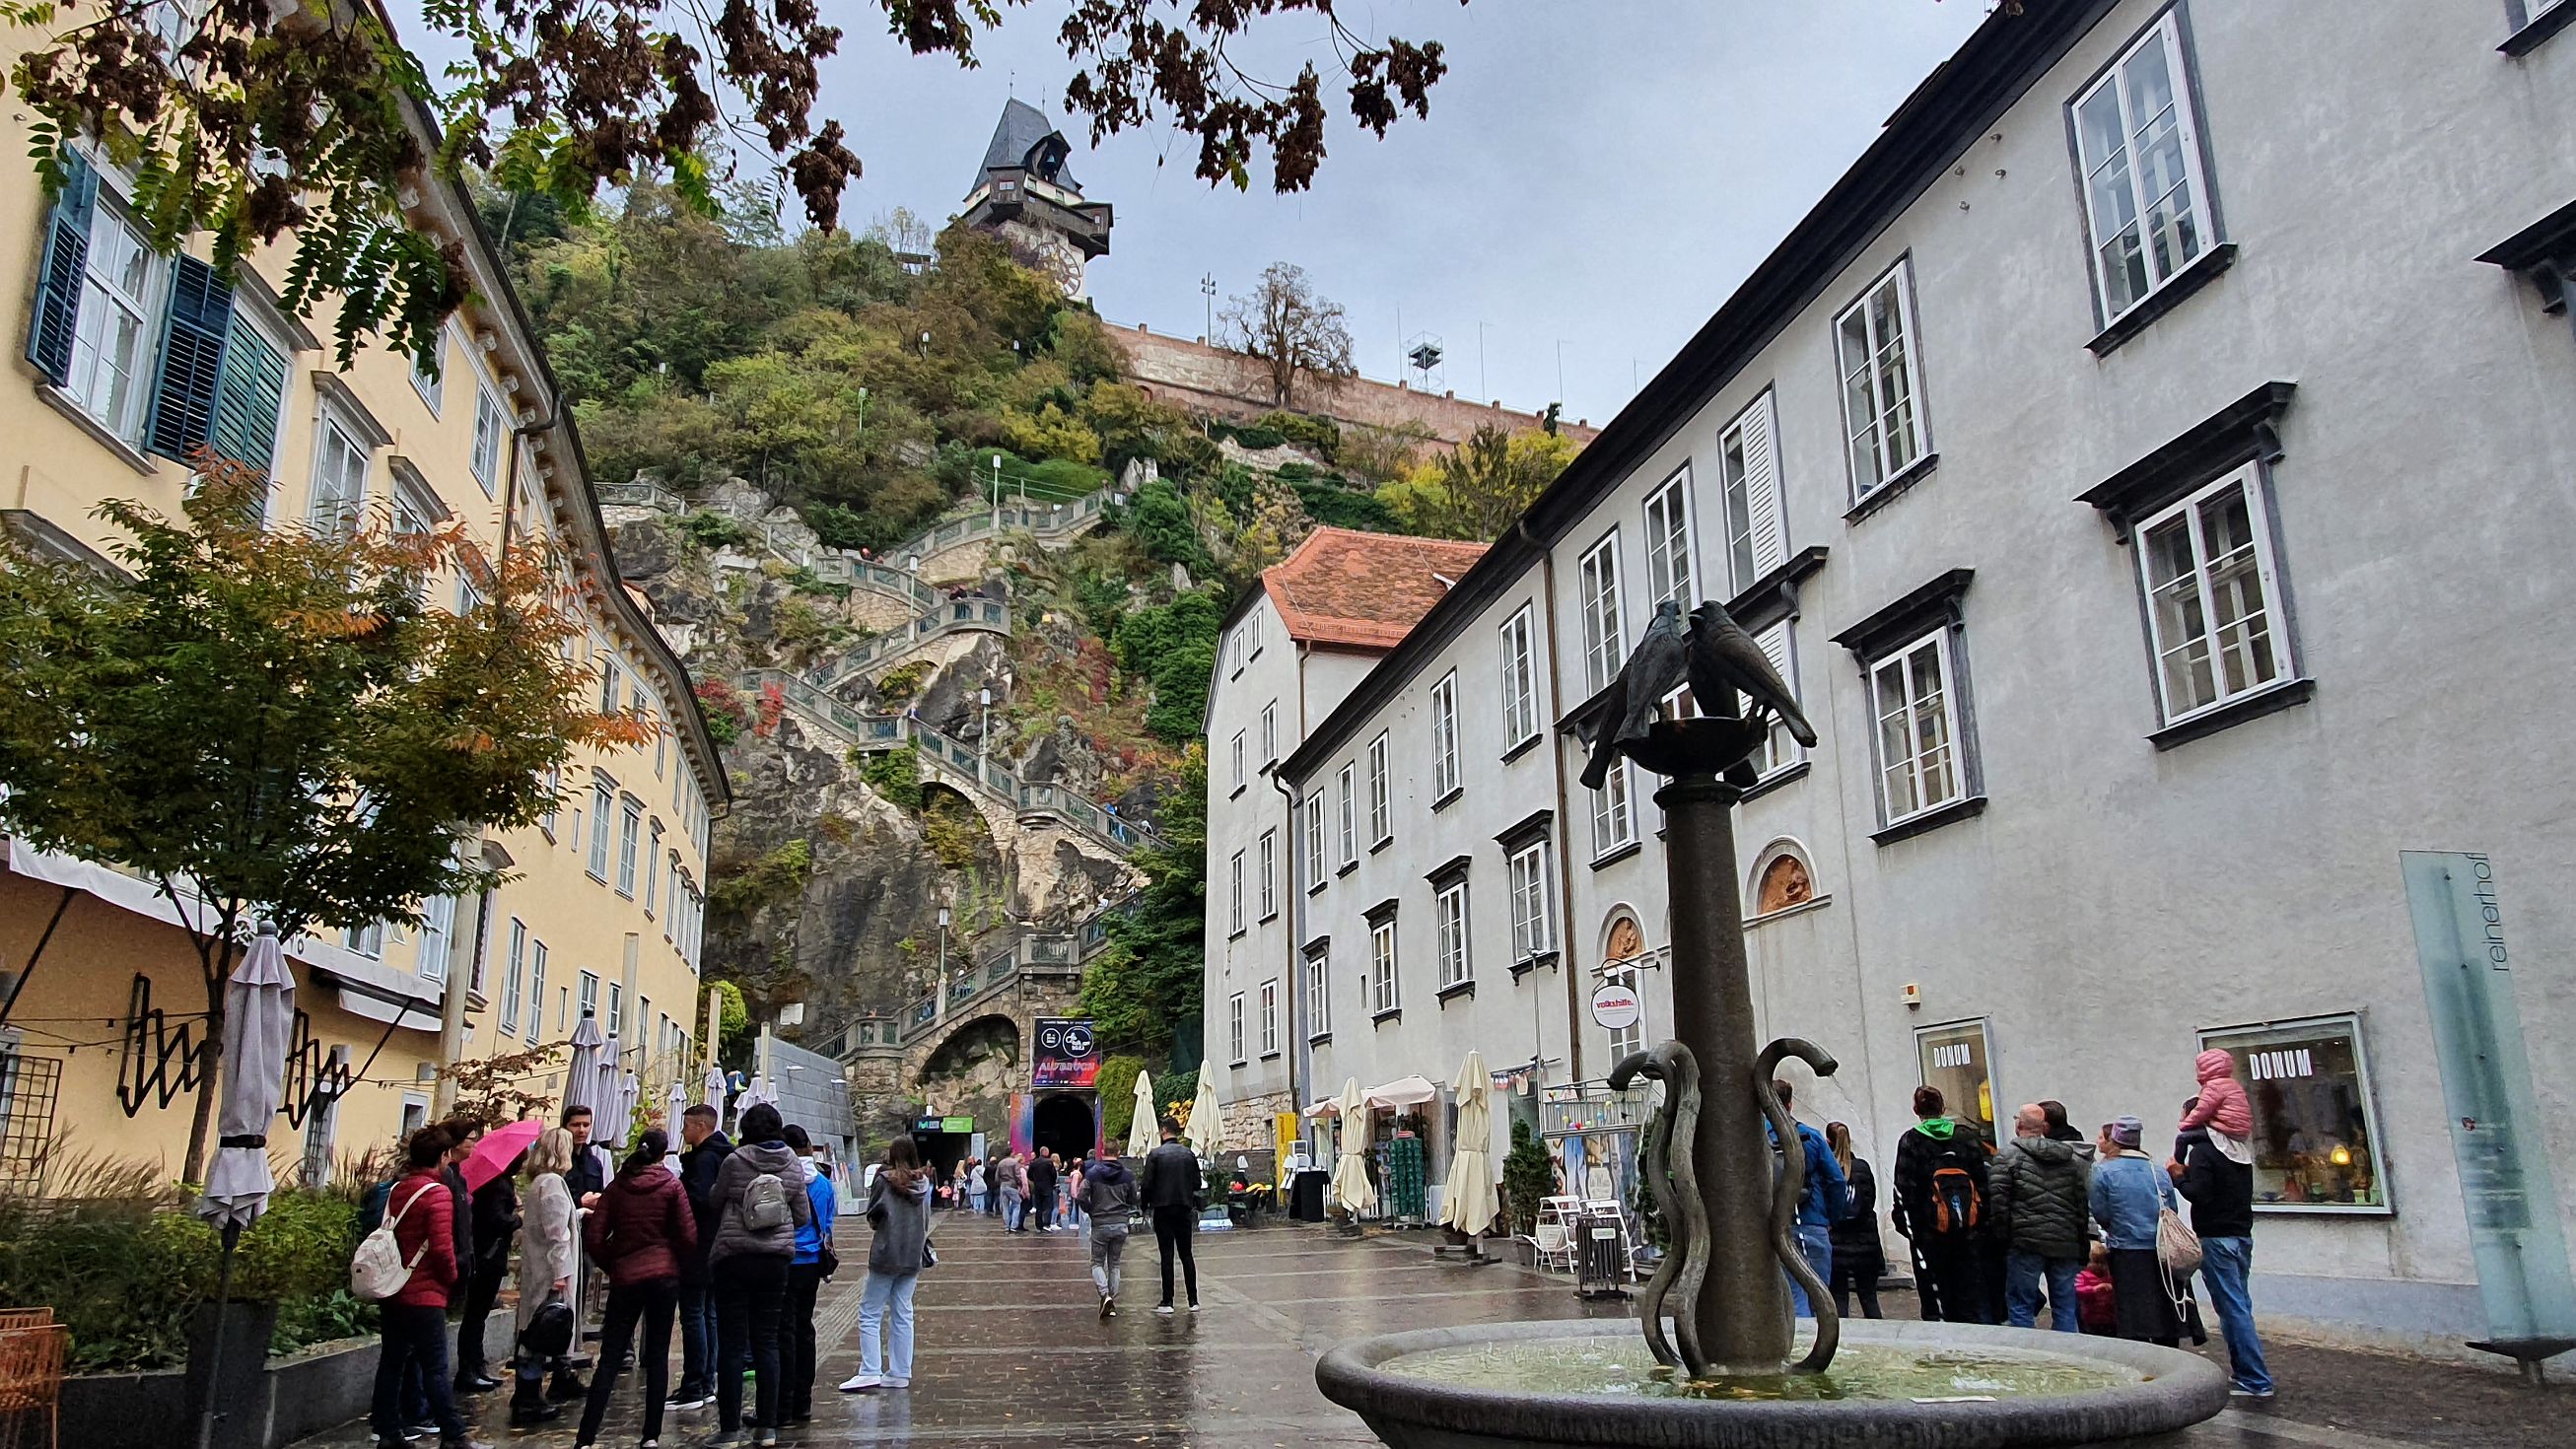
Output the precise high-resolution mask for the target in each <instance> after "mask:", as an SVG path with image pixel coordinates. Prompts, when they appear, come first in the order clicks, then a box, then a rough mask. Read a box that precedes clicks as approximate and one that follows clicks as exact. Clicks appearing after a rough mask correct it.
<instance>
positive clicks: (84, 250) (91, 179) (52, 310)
mask: <svg viewBox="0 0 2576 1449" xmlns="http://www.w3.org/2000/svg"><path fill="white" fill-rule="evenodd" d="M62 167H63V176H64V180H63V189H62V191H61V192H60V193H58V194H57V195H56V196H55V197H54V205H53V211H52V213H51V214H50V215H48V216H47V217H46V218H45V264H44V267H43V269H42V270H41V271H39V272H38V273H37V277H36V308H35V316H34V318H33V319H32V320H31V321H30V322H29V324H28V327H27V360H28V361H29V362H32V363H34V364H36V370H37V371H39V372H41V373H43V374H44V375H45V376H46V377H48V378H50V379H52V381H53V384H54V386H56V387H61V386H63V385H64V384H66V383H69V382H70V381H71V380H72V333H73V331H74V329H76V328H77V327H78V326H79V323H80V295H81V269H82V268H83V267H84V266H86V265H87V264H88V262H89V223H90V216H91V214H92V213H93V212H94V211H96V210H97V207H98V173H97V172H96V171H93V170H91V169H90V164H89V159H88V158H87V157H85V156H83V155H81V154H80V153H79V152H78V151H69V150H67V151H65V152H64V153H63V155H62Z"/></svg>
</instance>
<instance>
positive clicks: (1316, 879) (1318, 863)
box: [1305, 790, 1328, 890]
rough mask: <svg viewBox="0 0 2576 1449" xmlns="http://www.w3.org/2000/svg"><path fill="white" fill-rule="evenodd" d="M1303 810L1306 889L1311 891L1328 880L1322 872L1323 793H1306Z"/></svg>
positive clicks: (1315, 791) (1317, 791)
mask: <svg viewBox="0 0 2576 1449" xmlns="http://www.w3.org/2000/svg"><path fill="white" fill-rule="evenodd" d="M1305 808H1306V875H1307V880H1306V888H1307V889H1309V890H1312V889H1314V888H1315V887H1317V886H1320V885H1322V884H1323V883H1324V882H1325V880H1326V879H1328V876H1327V874H1326V872H1325V870H1324V792H1323V791H1321V790H1312V791H1309V792H1307V795H1306V807H1305Z"/></svg>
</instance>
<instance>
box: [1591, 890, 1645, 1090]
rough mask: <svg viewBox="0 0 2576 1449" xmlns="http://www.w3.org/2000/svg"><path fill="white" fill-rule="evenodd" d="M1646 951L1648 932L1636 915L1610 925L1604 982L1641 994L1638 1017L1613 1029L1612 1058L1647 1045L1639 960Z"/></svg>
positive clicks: (1602, 972) (1603, 964) (1602, 979)
mask: <svg viewBox="0 0 2576 1449" xmlns="http://www.w3.org/2000/svg"><path fill="white" fill-rule="evenodd" d="M1645 954H1646V933H1645V932H1644V931H1643V930H1640V929H1639V928H1638V926H1637V922H1636V918H1635V917H1633V916H1624V915H1623V916H1621V917H1620V918H1619V919H1618V920H1616V921H1613V922H1612V923H1611V925H1610V937H1609V941H1608V944H1607V945H1606V947H1605V948H1604V949H1603V951H1602V956H1603V958H1604V959H1603V961H1602V966H1601V983H1602V984H1603V985H1604V986H1624V987H1626V988H1628V990H1629V992H1630V993H1631V994H1632V995H1634V996H1636V998H1637V1019H1636V1020H1635V1021H1632V1022H1630V1023H1629V1024H1628V1025H1626V1026H1624V1027H1620V1028H1616V1029H1614V1030H1612V1031H1611V1033H1610V1060H1611V1061H1613V1062H1617V1061H1620V1060H1621V1059H1623V1058H1625V1057H1627V1056H1628V1055H1629V1054H1630V1053H1632V1052H1638V1051H1643V1050H1644V1049H1645V1046H1646V1011H1645V1006H1646V997H1645V993H1644V991H1643V990H1642V989H1641V988H1642V985H1643V983H1641V982H1640V981H1639V980H1638V973H1637V962H1638V960H1639V958H1641V957H1643V956H1644V955H1645Z"/></svg>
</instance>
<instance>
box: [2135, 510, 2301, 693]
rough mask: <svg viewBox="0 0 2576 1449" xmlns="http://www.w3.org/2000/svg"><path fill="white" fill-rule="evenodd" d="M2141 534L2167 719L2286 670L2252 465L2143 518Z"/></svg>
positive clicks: (2150, 628)
mask: <svg viewBox="0 0 2576 1449" xmlns="http://www.w3.org/2000/svg"><path fill="white" fill-rule="evenodd" d="M2137 542H2138V568H2139V570H2140V574H2139V578H2140V582H2141V585H2142V586H2143V587H2144V588H2145V590H2146V594H2147V640H2148V643H2149V645H2150V646H2151V647H2152V648H2153V650H2154V652H2155V659H2156V688H2157V691H2158V694H2159V697H2160V698H2161V699H2162V701H2163V704H2164V715H2165V721H2166V722H2167V723H2168V724H2170V723H2172V722H2174V721H2176V720H2179V719H2182V718H2184V717H2185V716H2188V715H2192V714H2197V713H2199V712H2200V711H2202V710H2205V709H2208V708H2210V707H2212V706H2214V705H2218V704H2221V703H2224V702H2225V701H2227V700H2231V699H2234V698H2236V697H2237V696H2239V695H2242V694H2249V693H2251V692H2253V691H2255V690H2257V689H2261V688H2262V687H2263V686H2265V685H2267V684H2271V683H2273V682H2274V681H2276V680H2278V679H2280V678H2281V677H2283V675H2284V674H2285V673H2287V672H2288V671H2287V670H2286V669H2285V667H2284V666H2285V664H2286V661H2285V660H2284V659H2283V657H2282V656H2283V654H2284V652H2285V651H2284V650H2283V649H2282V647H2281V642H2282V641H2281V635H2280V631H2279V630H2278V628H2277V627H2276V623H2275V621H2276V620H2277V618H2278V617H2279V612H2278V609H2277V606H2276V604H2275V601H2276V600H2277V599H2278V598H2279V597H2280V588H2279V585H2278V584H2277V583H2276V582H2275V579H2274V568H2273V563H2272V546H2271V531H2270V528H2269V527H2268V524H2267V520H2266V519H2265V517H2264V513H2263V504H2262V489H2261V487H2260V480H2259V477H2258V475H2257V473H2256V472H2255V468H2254V465H2252V464H2248V465H2246V466H2245V467H2243V468H2241V469H2239V470H2237V471H2236V472H2234V473H2232V474H2230V475H2228V476H2227V477H2225V478H2222V479H2220V480H2219V481H2217V482H2216V483H2213V484H2211V485H2209V486H2208V487H2206V488H2203V489H2201V490H2200V491H2199V492H2197V493H2194V494H2192V495H2191V496H2190V497H2188V498H2185V499H2184V500H2182V501H2181V502H2180V503H2177V504H2175V505H2174V506H2173V507H2171V508H2168V509H2166V510H2165V511H2164V512H2162V513H2159V514H2156V515H2155V516H2153V517H2151V518H2149V519H2147V520H2146V521H2145V522H2143V523H2141V524H2139V525H2138V539H2137Z"/></svg>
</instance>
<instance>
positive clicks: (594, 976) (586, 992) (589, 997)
mask: <svg viewBox="0 0 2576 1449" xmlns="http://www.w3.org/2000/svg"><path fill="white" fill-rule="evenodd" d="M581 1014H582V1015H584V1016H596V1015H598V1014H599V973H598V972H596V971H584V972H583V973H581Z"/></svg>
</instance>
